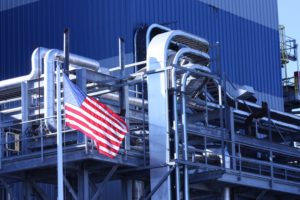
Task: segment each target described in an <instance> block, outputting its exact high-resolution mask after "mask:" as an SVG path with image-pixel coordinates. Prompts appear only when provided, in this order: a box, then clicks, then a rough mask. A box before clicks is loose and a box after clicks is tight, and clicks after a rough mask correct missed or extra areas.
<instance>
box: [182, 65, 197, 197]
mask: <svg viewBox="0 0 300 200" xmlns="http://www.w3.org/2000/svg"><path fill="white" fill-rule="evenodd" d="M190 68H191V69H198V68H199V66H197V65H192V66H191V67H190ZM190 74H191V73H190V72H186V73H185V74H184V75H183V78H182V80H181V93H182V94H183V95H182V115H181V117H182V119H181V120H182V128H183V159H184V160H185V161H187V159H188V145H187V143H188V138H187V122H186V98H185V92H186V81H187V78H188V77H189V76H190ZM184 195H185V197H184V199H189V171H188V166H187V165H185V166H184Z"/></svg>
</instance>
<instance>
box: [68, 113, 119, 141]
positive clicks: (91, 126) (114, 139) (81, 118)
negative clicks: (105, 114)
mask: <svg viewBox="0 0 300 200" xmlns="http://www.w3.org/2000/svg"><path fill="white" fill-rule="evenodd" d="M79 112H80V111H79ZM66 114H68V115H70V116H72V117H75V118H76V119H78V120H80V121H82V122H84V123H85V124H87V125H88V126H89V127H90V128H92V129H93V130H94V131H96V132H99V133H100V134H102V135H103V136H105V137H107V138H109V139H111V140H113V141H114V142H117V143H118V144H120V143H121V141H120V140H118V139H116V138H115V137H113V136H112V135H111V134H110V133H107V132H105V131H103V130H102V129H100V128H98V127H97V126H95V125H93V124H91V123H90V122H88V120H87V119H85V118H83V117H81V116H78V115H77V114H76V113H73V112H71V111H69V110H66Z"/></svg>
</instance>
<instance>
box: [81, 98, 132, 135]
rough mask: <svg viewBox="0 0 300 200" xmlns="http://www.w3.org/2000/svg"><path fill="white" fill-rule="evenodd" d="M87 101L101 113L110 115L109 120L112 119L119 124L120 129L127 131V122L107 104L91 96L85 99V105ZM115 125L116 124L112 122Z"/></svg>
mask: <svg viewBox="0 0 300 200" xmlns="http://www.w3.org/2000/svg"><path fill="white" fill-rule="evenodd" d="M85 103H86V104H87V105H89V106H91V107H92V108H93V109H95V110H96V111H98V112H99V113H100V114H102V115H105V116H106V117H108V119H109V120H111V121H112V122H114V123H116V124H117V125H119V126H120V129H121V130H122V131H123V132H127V131H128V130H127V129H128V128H127V125H126V123H125V122H124V120H123V119H122V118H121V117H120V116H118V115H117V114H115V113H114V112H113V111H112V110H110V109H109V108H108V107H107V106H106V105H104V104H102V103H100V102H98V101H97V100H95V99H93V98H91V97H87V98H86V101H84V103H83V106H84V105H85ZM99 113H95V114H99ZM112 125H114V124H112Z"/></svg>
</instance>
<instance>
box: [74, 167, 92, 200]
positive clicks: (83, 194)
mask: <svg viewBox="0 0 300 200" xmlns="http://www.w3.org/2000/svg"><path fill="white" fill-rule="evenodd" d="M77 188H78V199H89V174H88V170H87V169H85V167H84V166H82V167H81V168H80V169H79V170H78V179H77Z"/></svg>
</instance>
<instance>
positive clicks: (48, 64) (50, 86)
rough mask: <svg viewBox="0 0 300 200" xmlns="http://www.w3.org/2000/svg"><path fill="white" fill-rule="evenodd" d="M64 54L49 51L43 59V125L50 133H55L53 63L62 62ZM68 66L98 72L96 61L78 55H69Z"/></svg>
mask: <svg viewBox="0 0 300 200" xmlns="http://www.w3.org/2000/svg"><path fill="white" fill-rule="evenodd" d="M63 60H64V53H63V51H61V50H57V49H52V50H49V51H48V52H47V53H46V55H45V58H44V76H45V78H44V110H45V114H44V117H45V124H46V127H47V128H48V129H49V131H50V132H55V131H56V119H55V116H54V114H55V106H54V105H55V62H56V61H60V62H63ZM69 61H70V64H74V65H76V66H80V67H84V68H87V69H90V70H93V71H99V69H100V64H99V62H98V61H96V60H93V59H90V58H85V57H82V56H79V55H75V54H70V57H69Z"/></svg>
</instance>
